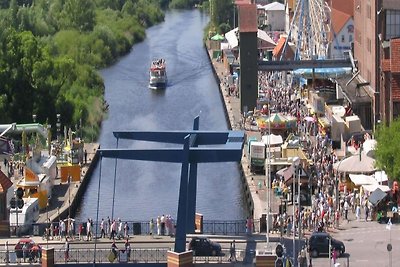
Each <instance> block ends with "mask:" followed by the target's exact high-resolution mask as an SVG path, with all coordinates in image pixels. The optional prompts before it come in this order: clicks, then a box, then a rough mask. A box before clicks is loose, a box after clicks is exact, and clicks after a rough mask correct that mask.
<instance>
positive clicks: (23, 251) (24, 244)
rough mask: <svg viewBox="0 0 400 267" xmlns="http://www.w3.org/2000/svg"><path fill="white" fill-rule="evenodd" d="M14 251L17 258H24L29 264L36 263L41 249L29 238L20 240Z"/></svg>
mask: <svg viewBox="0 0 400 267" xmlns="http://www.w3.org/2000/svg"><path fill="white" fill-rule="evenodd" d="M14 249H15V254H16V256H17V258H26V259H27V260H29V261H30V262H32V261H34V262H36V261H38V260H39V259H40V257H41V255H42V247H41V246H40V245H39V244H36V243H35V241H33V240H32V239H30V238H23V239H20V240H19V241H18V243H17V244H16V245H15V248H14ZM24 256H25V257H24Z"/></svg>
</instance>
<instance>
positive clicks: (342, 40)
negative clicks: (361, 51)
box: [342, 34, 344, 43]
mask: <svg viewBox="0 0 400 267" xmlns="http://www.w3.org/2000/svg"><path fill="white" fill-rule="evenodd" d="M342 43H344V34H343V35H342Z"/></svg>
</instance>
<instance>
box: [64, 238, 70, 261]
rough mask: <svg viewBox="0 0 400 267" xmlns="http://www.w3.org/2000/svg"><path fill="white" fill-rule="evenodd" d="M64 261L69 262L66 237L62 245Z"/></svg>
mask: <svg viewBox="0 0 400 267" xmlns="http://www.w3.org/2000/svg"><path fill="white" fill-rule="evenodd" d="M64 260H65V262H67V261H69V242H68V236H67V237H66V238H65V244H64Z"/></svg>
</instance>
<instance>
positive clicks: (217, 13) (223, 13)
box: [209, 0, 234, 28]
mask: <svg viewBox="0 0 400 267" xmlns="http://www.w3.org/2000/svg"><path fill="white" fill-rule="evenodd" d="M209 1H210V3H209V5H210V16H211V24H212V26H214V27H215V28H217V27H218V26H219V25H221V24H222V23H227V24H229V25H231V26H233V10H234V9H233V0H209Z"/></svg>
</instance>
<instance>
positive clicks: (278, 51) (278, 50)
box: [272, 37, 286, 56]
mask: <svg viewBox="0 0 400 267" xmlns="http://www.w3.org/2000/svg"><path fill="white" fill-rule="evenodd" d="M285 42H286V37H281V38H279V41H278V43H277V44H276V46H275V48H274V50H273V51H272V55H273V56H277V55H280V54H281V53H282V50H283V47H284V46H285Z"/></svg>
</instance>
